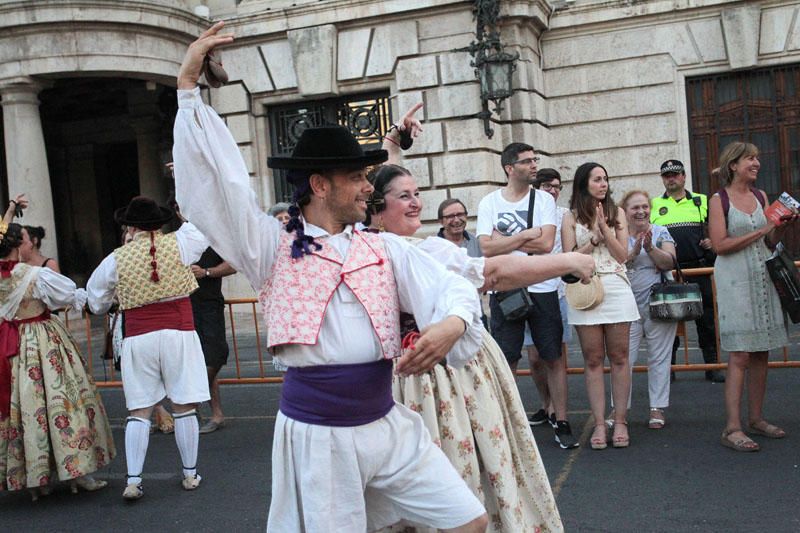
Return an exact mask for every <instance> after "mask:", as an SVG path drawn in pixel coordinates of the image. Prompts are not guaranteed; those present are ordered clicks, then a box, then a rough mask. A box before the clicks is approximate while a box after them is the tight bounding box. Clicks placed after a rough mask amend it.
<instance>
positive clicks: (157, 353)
mask: <svg viewBox="0 0 800 533" xmlns="http://www.w3.org/2000/svg"><path fill="white" fill-rule="evenodd" d="M173 216H174V213H173V211H172V210H170V209H167V208H165V207H159V206H158V205H156V203H155V202H154V201H153V200H151V199H150V198H146V197H144V196H137V197H135V198H133V199H132V200H131V202H130V204H128V206H127V207H123V208H121V209H119V210H117V212H116V213H115V214H114V218H115V219H116V221H117V223H119V224H125V225H127V226H129V227H130V228H132V232H133V240H132V241H131V242H130V243H128V244H126V245H124V246H122V247H121V248H117V249H116V250H115V251H114V252H113V253H112V254H110V255H108V256H107V257H106V258H105V259H103V261H102V262H101V263H100V265H99V266H98V267H97V269H96V270H95V271H94V272H93V273H92V276H91V277H90V278H89V282H88V283H87V290H88V292H89V307H90V308H91V310H92V312H93V313H95V314H103V313H106V312H107V311H108V309H109V307H111V304H112V303H113V301H114V295H115V293H116V295H117V297H118V299H119V308H120V310H122V312H123V321H124V323H123V331H124V334H125V338H124V339H123V341H122V358H121V367H122V387H123V390H124V392H125V405H126V406H127V408H128V411H129V412H130V416H128V420H127V423H126V425H125V456H126V459H127V464H128V483H127V487H125V491H124V492H123V493H122V497H123V498H125V499H127V500H138V499H139V498H141V497H142V496H143V495H144V490H143V488H142V469H143V467H144V460H145V456H146V455H147V445H148V442H149V439H150V416H151V414H152V412H153V406H155V405H156V404H157V403H159V402H160V401H161V400H162V399H163V398H164V397H165V396H167V397H169V399H170V400H172V406H173V409H174V415H173V418H174V420H175V442H176V443H177V445H178V450H179V451H180V454H181V460H182V461H183V481H182V485H183V488H184V489H186V490H194V489H196V488H197V487H198V486H199V485H200V479H201V478H200V476H199V475H197V446H198V437H199V433H198V430H199V427H198V423H197V416H196V405H197V404H198V403H199V402H203V401H206V400H208V399H209V394H208V379H207V377H206V372H205V365H204V361H203V351H202V348H201V347H200V340H199V339H198V337H197V333H195V331H194V320H193V318H192V306H191V303H190V302H189V294H191V293H192V292H193V291H194V290H195V289H197V282H196V281H195V278H194V276H193V275H192V271H191V269H190V268H189V265H190V264H192V263H194V262H195V261H197V259H199V258H200V255H201V254H202V253H203V251H204V250H205V249H206V248H207V247H208V241H206V239H205V238H204V237H203V235H202V234H201V233H200V232H199V231H197V229H196V228H195V227H194V226H192V225H191V224H188V223H186V224H183V225H182V226H181V227H180V229H178V231H176V232H173V233H169V234H167V235H164V234H162V233H161V231H160V228H161V227H162V226H163V225H164V224H166V223H167V222H169V221H170V220H171V219H172V218H173Z"/></svg>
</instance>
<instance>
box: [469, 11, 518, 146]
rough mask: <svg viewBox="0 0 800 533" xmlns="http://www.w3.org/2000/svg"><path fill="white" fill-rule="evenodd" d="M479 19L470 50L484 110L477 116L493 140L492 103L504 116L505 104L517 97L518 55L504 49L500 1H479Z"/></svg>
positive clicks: (477, 13)
mask: <svg viewBox="0 0 800 533" xmlns="http://www.w3.org/2000/svg"><path fill="white" fill-rule="evenodd" d="M473 11H474V12H475V19H476V21H477V24H476V29H475V36H476V38H477V39H476V40H475V41H473V42H472V43H470V45H469V47H468V48H467V50H468V51H469V53H470V55H471V56H472V57H473V58H474V59H473V60H472V62H471V65H472V66H473V67H475V76H476V77H477V78H478V80H479V81H480V85H481V103H482V106H481V107H482V110H481V112H480V113H478V115H477V117H478V118H480V119H483V131H484V132H485V133H486V136H487V137H488V138H490V139H491V138H492V135H494V130H493V129H492V127H491V120H490V119H491V118H492V112H491V111H489V102H490V101H491V102H493V103H494V112H495V113H497V115H498V116H500V113H501V112H502V111H503V106H502V101H503V100H505V99H506V98H509V97H511V95H512V94H514V89H513V87H511V82H512V80H513V74H514V70H516V68H517V65H516V63H515V62H516V61H517V60H518V59H519V54H518V53H516V52H515V53H513V54H509V53H508V52H505V51H504V50H503V48H504V47H503V43H501V42H500V33H499V32H498V31H497V29H496V26H497V17H498V15H499V12H500V5H499V3H498V0H475V7H474V8H473Z"/></svg>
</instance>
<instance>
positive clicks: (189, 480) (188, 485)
mask: <svg viewBox="0 0 800 533" xmlns="http://www.w3.org/2000/svg"><path fill="white" fill-rule="evenodd" d="M201 479H203V478H201V477H200V476H199V475H198V474H195V475H193V476H183V481H182V482H181V485H183V489H184V490H194V489H196V488H197V487H199V486H200V480H201Z"/></svg>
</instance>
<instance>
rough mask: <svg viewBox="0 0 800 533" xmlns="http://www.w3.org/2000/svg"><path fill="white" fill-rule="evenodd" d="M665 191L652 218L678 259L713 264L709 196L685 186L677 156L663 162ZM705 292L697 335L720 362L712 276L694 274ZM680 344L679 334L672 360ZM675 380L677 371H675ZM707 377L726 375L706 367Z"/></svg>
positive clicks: (717, 379)
mask: <svg viewBox="0 0 800 533" xmlns="http://www.w3.org/2000/svg"><path fill="white" fill-rule="evenodd" d="M661 179H662V180H663V182H664V188H665V189H666V190H665V191H664V194H663V195H661V196H659V197H654V198H653V200H652V203H651V210H650V222H651V223H653V224H658V225H660V226H665V227H666V228H667V229H668V230H669V233H670V235H672V238H673V239H675V249H676V250H677V253H678V263H680V265H681V268H701V267H712V266H714V259H715V258H716V256H715V255H714V252H713V251H712V250H711V239H709V238H708V198H707V197H706V195H705V194H701V193H699V192H689V191H687V190H686V171H685V169H684V167H683V163H681V162H680V161H678V160H677V159H668V160H667V161H664V163H662V165H661ZM692 281H693V282H695V283H697V284H699V285H700V291H701V292H702V294H703V316H701V317H700V318H699V319H697V320H696V321H695V325H696V326H697V339H698V344H700V349H701V350H702V351H703V360H704V361H705V362H706V363H716V362H717V341H716V338H717V337H716V328H715V326H714V296H713V290H712V287H711V276H697V277H693V278H692ZM678 346H680V337H675V342H674V343H673V345H672V364H675V354H676V353H677V351H678ZM672 379H673V381H674V379H675V375H674V373H673V375H672ZM706 379H707V380H709V381H712V382H714V383H724V382H725V375H724V374H722V372H719V371H717V370H707V371H706Z"/></svg>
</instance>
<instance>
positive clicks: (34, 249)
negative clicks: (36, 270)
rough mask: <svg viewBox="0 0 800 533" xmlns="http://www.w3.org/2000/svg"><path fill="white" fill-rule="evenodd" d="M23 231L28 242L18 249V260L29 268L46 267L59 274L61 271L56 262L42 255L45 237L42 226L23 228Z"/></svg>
mask: <svg viewBox="0 0 800 533" xmlns="http://www.w3.org/2000/svg"><path fill="white" fill-rule="evenodd" d="M24 229H25V231H26V232H27V233H28V239H29V241H28V242H26V243H25V244H23V245H22V246H21V247H20V249H19V255H20V260H21V261H24V262H25V263H28V264H29V265H31V266H40V267H47V268H49V269H50V270H54V271H56V272H58V273H61V270H59V268H58V261H56V260H55V259H53V258H52V257H46V256H44V255H43V254H42V250H41V248H42V240H43V239H44V235H45V232H44V228H43V227H42V226H24Z"/></svg>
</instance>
